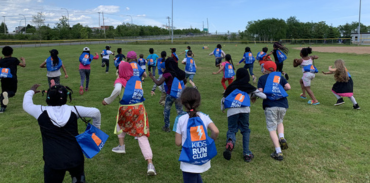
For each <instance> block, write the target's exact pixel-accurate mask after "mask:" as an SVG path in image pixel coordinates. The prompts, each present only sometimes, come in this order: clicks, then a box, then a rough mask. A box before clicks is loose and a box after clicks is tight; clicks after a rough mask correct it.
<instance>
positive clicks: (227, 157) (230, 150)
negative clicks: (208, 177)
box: [223, 140, 234, 160]
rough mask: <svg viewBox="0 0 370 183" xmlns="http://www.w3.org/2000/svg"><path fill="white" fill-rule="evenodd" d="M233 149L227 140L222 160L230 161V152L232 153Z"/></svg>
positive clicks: (230, 142) (231, 143) (232, 145)
mask: <svg viewBox="0 0 370 183" xmlns="http://www.w3.org/2000/svg"><path fill="white" fill-rule="evenodd" d="M233 149H234V144H233V142H232V141H231V140H229V141H228V142H227V143H226V149H225V151H224V154H223V155H224V158H225V159H226V160H230V159H231V152H232V151H233Z"/></svg>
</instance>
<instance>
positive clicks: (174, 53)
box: [172, 52, 179, 60]
mask: <svg viewBox="0 0 370 183" xmlns="http://www.w3.org/2000/svg"><path fill="white" fill-rule="evenodd" d="M172 54H173V55H174V56H175V57H176V58H177V60H179V57H178V56H177V54H176V52H173V53H172Z"/></svg>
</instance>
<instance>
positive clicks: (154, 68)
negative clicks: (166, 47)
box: [152, 66, 156, 76]
mask: <svg viewBox="0 0 370 183" xmlns="http://www.w3.org/2000/svg"><path fill="white" fill-rule="evenodd" d="M152 68H153V76H155V70H156V66H152Z"/></svg>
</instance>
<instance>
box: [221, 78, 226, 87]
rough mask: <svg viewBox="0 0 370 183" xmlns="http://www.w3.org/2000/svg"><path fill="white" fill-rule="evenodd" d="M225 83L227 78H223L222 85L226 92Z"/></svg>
mask: <svg viewBox="0 0 370 183" xmlns="http://www.w3.org/2000/svg"><path fill="white" fill-rule="evenodd" d="M225 81H226V79H225V78H222V80H221V84H222V86H223V87H224V90H226V85H225Z"/></svg>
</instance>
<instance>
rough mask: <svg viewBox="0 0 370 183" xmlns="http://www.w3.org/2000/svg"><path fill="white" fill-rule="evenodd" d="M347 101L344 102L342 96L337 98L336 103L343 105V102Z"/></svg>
mask: <svg viewBox="0 0 370 183" xmlns="http://www.w3.org/2000/svg"><path fill="white" fill-rule="evenodd" d="M344 103H345V102H344V100H343V98H340V99H338V100H337V103H336V104H334V105H335V106H338V105H342V104H344Z"/></svg>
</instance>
